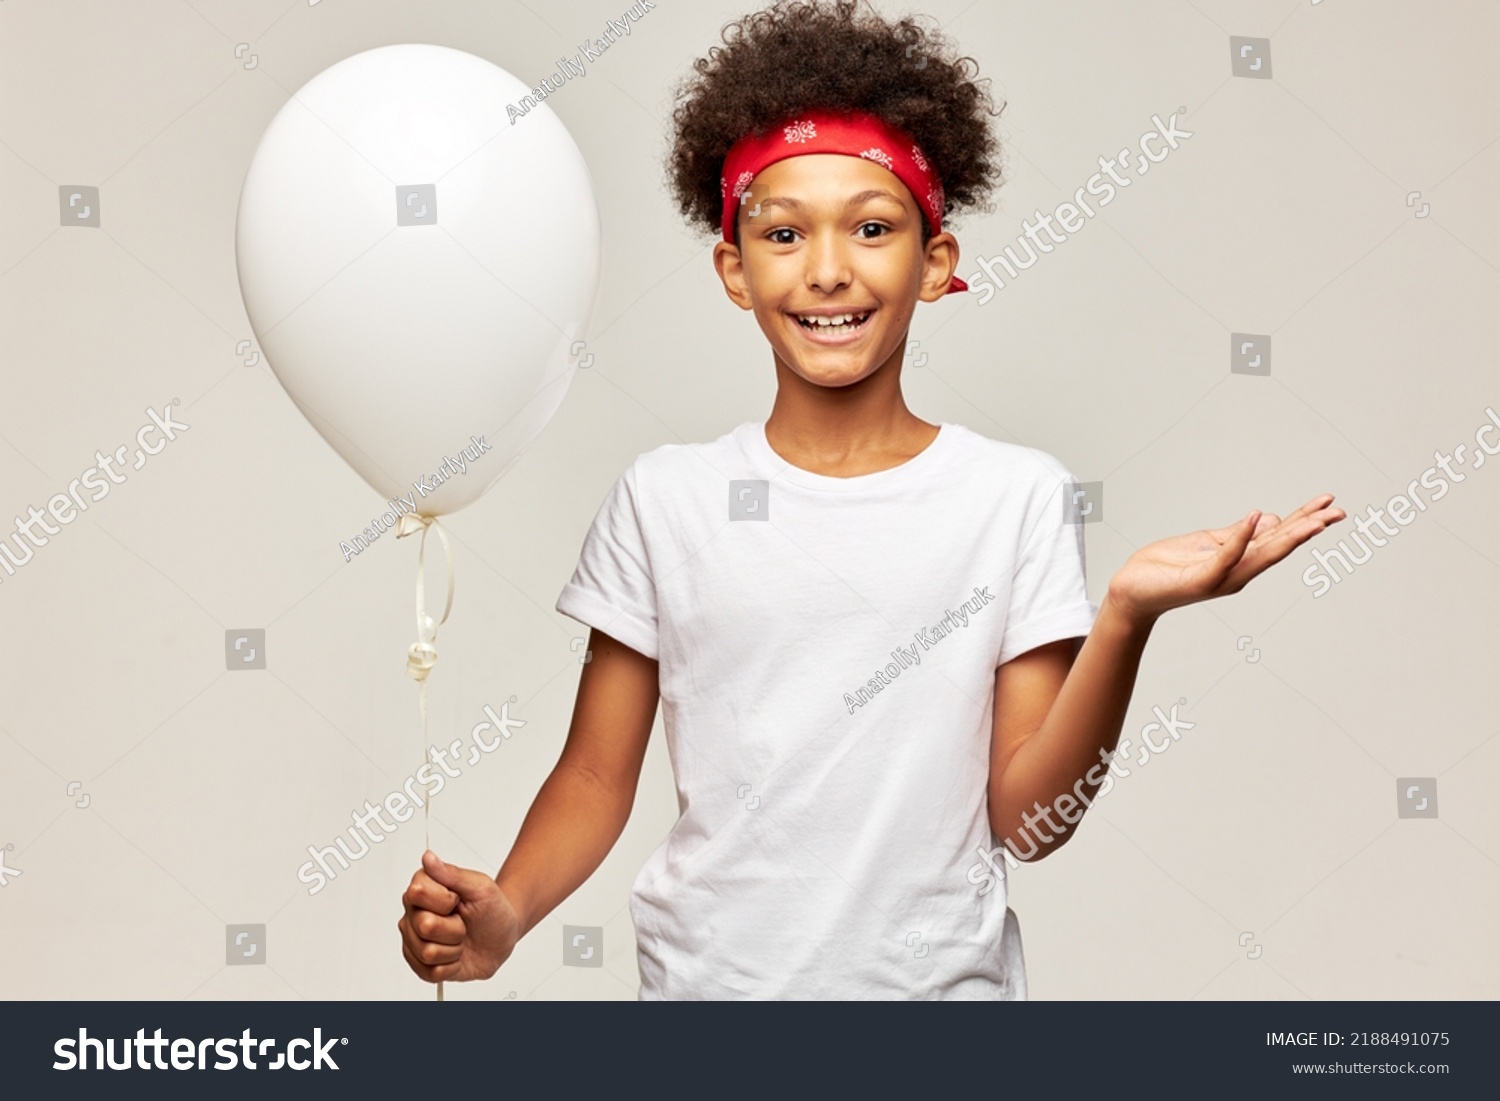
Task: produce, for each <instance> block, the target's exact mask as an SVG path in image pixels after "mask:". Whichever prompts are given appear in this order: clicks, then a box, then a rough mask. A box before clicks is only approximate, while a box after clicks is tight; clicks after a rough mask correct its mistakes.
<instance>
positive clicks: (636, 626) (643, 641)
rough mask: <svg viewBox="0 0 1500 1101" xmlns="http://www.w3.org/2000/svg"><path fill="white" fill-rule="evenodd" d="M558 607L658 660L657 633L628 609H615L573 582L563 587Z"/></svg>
mask: <svg viewBox="0 0 1500 1101" xmlns="http://www.w3.org/2000/svg"><path fill="white" fill-rule="evenodd" d="M556 608H557V610H558V611H559V612H561V613H562V614H563V615H565V616H570V617H571V618H573V619H576V620H578V622H580V623H583V624H585V625H587V626H589V627H595V628H597V629H598V630H600V631H603V632H604V633H605V634H607V635H609V636H610V637H611V638H616V639H619V640H620V641H621V642H623V643H624V644H625V645H626V646H629V647H630V648H631V649H632V650H637V651H639V652H640V653H642V654H644V655H646V657H648V658H651V659H652V660H653V661H654V660H656V659H657V640H656V630H655V628H654V627H652V625H651V624H650V623H648V622H645V621H643V620H642V619H641V618H640V616H639V615H638V614H637V613H635V612H633V611H632V610H630V609H628V608H624V609H622V608H615V607H612V606H611V605H609V604H606V603H605V602H604V601H603V600H600V599H599V597H598V596H596V595H595V594H593V593H591V592H589V591H588V590H586V589H582V588H579V587H578V586H576V585H574V584H572V583H571V582H570V583H569V584H568V585H566V586H564V587H563V591H562V595H561V596H559V597H558V598H557V604H556Z"/></svg>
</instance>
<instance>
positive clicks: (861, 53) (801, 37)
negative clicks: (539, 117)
mask: <svg viewBox="0 0 1500 1101" xmlns="http://www.w3.org/2000/svg"><path fill="white" fill-rule="evenodd" d="M858 9H859V0H832V3H831V4H825V3H824V0H791V2H789V0H776V3H774V4H773V5H772V6H771V7H769V8H766V9H765V10H763V11H758V12H753V13H751V14H749V15H746V16H745V17H743V18H742V19H740V20H739V21H737V22H734V23H730V24H728V25H727V26H726V27H724V29H723V32H722V35H721V37H722V38H723V40H724V42H725V44H726V45H725V46H723V47H720V46H713V47H711V48H710V49H709V51H708V57H706V58H702V57H700V58H698V59H696V60H695V61H694V62H693V69H694V71H695V73H696V76H688V77H684V78H683V79H682V80H681V81H679V82H678V84H677V86H676V87H675V88H674V90H673V95H674V99H675V100H676V101H677V106H676V107H675V108H674V109H673V111H672V123H673V128H674V134H673V137H672V141H671V150H670V154H669V157H668V166H669V167H668V180H669V184H670V186H671V189H672V195H673V198H674V199H675V201H676V203H677V208H678V211H679V212H680V213H681V214H682V215H683V217H684V218H685V219H686V220H687V221H688V223H689V224H690V225H692V226H694V227H695V228H699V229H703V230H707V231H709V232H712V233H713V234H715V235H718V233H719V232H720V218H721V216H722V212H723V193H722V192H721V191H720V185H719V179H720V175H721V173H722V170H723V165H724V158H725V156H726V154H728V152H729V149H730V146H732V145H733V144H734V143H735V142H736V141H737V140H739V139H740V138H741V137H743V136H744V135H746V134H749V133H752V132H754V133H758V134H760V133H765V132H766V131H767V130H769V129H770V128H771V127H773V126H775V125H776V124H778V123H780V122H782V121H784V120H785V119H786V118H788V117H790V116H793V115H796V114H798V113H800V112H801V111H804V110H809V109H823V110H835V111H845V110H852V111H866V112H869V113H870V114H873V115H877V116H879V117H880V118H882V119H884V120H885V121H886V122H887V123H889V124H891V125H893V126H895V127H897V128H898V129H901V130H904V131H905V132H906V133H907V134H909V135H911V137H912V138H913V140H915V141H916V143H917V144H918V145H919V146H921V148H922V152H923V153H924V154H926V156H927V159H928V160H929V161H930V162H931V163H932V165H933V167H934V169H935V171H936V173H937V176H938V178H939V179H940V180H941V181H942V184H943V193H944V204H943V220H944V223H945V225H946V223H947V220H948V215H949V213H950V212H951V211H954V210H956V209H960V208H973V209H979V210H984V211H988V210H991V209H993V208H992V206H991V205H989V204H987V203H986V201H985V200H986V198H987V196H988V194H989V192H990V191H991V190H992V189H993V188H994V187H996V186H998V184H999V183H1000V177H1001V169H1000V166H999V164H998V162H997V158H998V155H999V143H998V142H997V141H996V139H995V138H994V136H993V135H992V134H991V133H990V127H989V121H988V119H987V118H986V117H985V116H986V115H987V114H988V115H995V116H998V115H999V114H1001V112H1003V111H1004V109H1005V103H1004V101H1002V102H1001V104H1000V107H999V108H998V109H996V108H995V105H994V101H993V100H992V99H991V98H990V95H989V91H988V89H987V87H986V85H988V84H989V81H988V80H987V79H979V80H976V79H975V77H976V75H977V73H978V71H979V66H978V63H977V62H975V61H974V60H973V58H969V57H956V56H954V54H955V52H956V51H955V49H954V47H953V45H952V43H951V42H950V41H949V40H948V39H947V38H945V37H943V36H942V35H941V34H940V33H939V32H938V31H936V30H928V29H926V28H924V27H923V26H921V25H920V24H919V23H918V22H917V17H913V16H910V15H908V16H905V17H903V18H901V19H900V20H898V21H896V22H889V21H887V20H886V19H885V18H883V17H882V16H881V15H880V14H879V13H877V12H875V10H874V9H873V8H871V9H870V10H869V12H868V14H866V13H861V12H860V11H859V10H858ZM734 234H735V244H739V227H738V226H737V225H736V227H735V231H734ZM930 236H931V231H930V230H929V228H928V226H927V224H926V219H923V220H922V243H923V244H924V245H925V244H926V243H927V241H928V239H929V238H930Z"/></svg>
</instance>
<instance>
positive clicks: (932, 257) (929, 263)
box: [917, 233, 958, 302]
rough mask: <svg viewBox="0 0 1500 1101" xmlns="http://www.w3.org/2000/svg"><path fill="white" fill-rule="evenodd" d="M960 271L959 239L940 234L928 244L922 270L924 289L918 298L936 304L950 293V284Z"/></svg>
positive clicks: (918, 294) (919, 292)
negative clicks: (924, 264)
mask: <svg viewBox="0 0 1500 1101" xmlns="http://www.w3.org/2000/svg"><path fill="white" fill-rule="evenodd" d="M957 271H958V238H957V237H954V236H953V234H951V233H939V234H937V235H935V236H934V237H933V238H932V240H930V241H928V242H927V250H926V266H925V267H924V268H923V269H922V287H921V290H919V291H918V292H917V297H918V298H920V299H921V300H922V301H923V302H936V301H937V300H938V299H939V298H942V297H943V295H945V294H947V293H948V284H949V282H951V281H952V279H953V276H954V274H955V273H956V272H957Z"/></svg>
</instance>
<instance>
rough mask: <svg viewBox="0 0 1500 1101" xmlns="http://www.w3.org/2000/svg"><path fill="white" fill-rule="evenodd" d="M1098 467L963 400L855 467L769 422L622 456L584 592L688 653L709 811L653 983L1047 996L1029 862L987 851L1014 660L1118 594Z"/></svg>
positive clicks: (653, 869) (671, 892)
mask: <svg viewBox="0 0 1500 1101" xmlns="http://www.w3.org/2000/svg"><path fill="white" fill-rule="evenodd" d="M1073 481H1074V480H1073V478H1072V475H1071V474H1070V473H1069V472H1068V471H1067V469H1066V468H1065V467H1064V466H1063V465H1062V464H1061V463H1059V462H1058V461H1057V460H1056V459H1055V458H1053V457H1052V456H1051V455H1049V454H1047V453H1045V452H1043V451H1039V450H1037V449H1035V448H1030V447H1022V446H1019V445H1016V444H1011V443H1004V442H1001V441H998V440H992V439H989V438H987V437H985V436H981V435H979V434H978V433H976V432H973V431H971V430H970V429H968V428H966V427H964V426H963V425H959V424H947V423H945V424H942V425H941V426H940V428H939V432H938V435H937V437H936V438H935V439H934V440H933V442H932V443H931V444H929V445H928V446H927V448H926V449H925V450H923V451H922V452H921V453H920V454H918V455H917V456H915V457H914V458H912V459H910V460H908V461H907V462H905V463H902V464H900V465H899V466H895V467H892V468H890V469H887V470H882V471H878V472H876V473H873V474H864V475H860V476H858V477H853V478H836V477H829V476H826V475H820V474H813V473H810V472H808V471H805V470H802V469H801V468H799V467H795V466H792V465H791V464H789V463H788V462H787V461H786V460H784V459H782V458H781V457H780V456H779V455H777V454H776V453H775V452H774V451H773V450H772V449H771V447H770V444H769V443H768V442H767V440H766V436H765V425H764V423H747V424H743V425H741V426H740V427H738V428H736V429H735V430H734V431H732V432H730V433H728V434H726V435H724V436H722V437H720V438H719V439H717V440H714V441H713V442H711V443H703V444H667V445H664V446H662V447H658V448H656V449H655V450H654V451H650V452H647V453H645V454H643V455H641V456H639V457H638V458H636V460H635V461H634V462H633V463H632V464H631V466H630V467H629V469H627V470H626V471H625V473H624V474H622V475H621V476H620V478H619V479H618V480H617V481H616V483H615V485H614V487H613V488H612V489H611V490H610V493H609V495H608V496H607V497H606V498H605V500H604V503H603V505H601V507H600V509H599V512H598V514H597V516H596V517H595V518H594V522H593V525H592V526H591V528H590V529H589V533H588V537H587V539H586V540H585V542H584V545H583V551H582V554H581V556H580V559H579V563H578V567H577V569H576V570H575V571H574V574H573V577H572V579H571V580H570V581H569V582H568V584H567V585H566V586H565V587H564V589H563V591H562V595H561V596H560V597H559V599H558V601H557V610H558V611H560V612H562V613H563V614H565V615H568V616H571V617H572V618H574V619H576V620H579V621H580V622H582V623H585V624H587V625H589V626H591V627H597V628H598V629H599V630H600V631H603V632H604V633H605V634H607V635H610V636H612V637H614V638H616V639H619V640H620V641H621V642H623V643H624V644H625V645H627V646H629V647H631V648H633V649H635V650H638V651H640V652H641V653H642V654H645V655H646V656H648V657H651V658H655V659H656V660H657V661H658V662H659V663H660V689H661V701H662V708H663V722H664V726H665V730H666V737H667V747H668V750H669V753H670V756H671V761H672V769H673V773H674V776H675V778H676V785H677V799H678V809H679V812H680V815H681V817H679V818H678V820H677V823H676V824H675V825H674V826H673V828H672V831H671V833H670V834H668V836H667V838H666V839H665V840H664V841H663V842H662V843H661V845H659V846H658V847H657V848H656V850H655V851H654V852H653V853H652V854H651V856H650V858H649V859H648V860H647V862H646V865H645V867H643V868H642V869H641V872H640V874H639V875H638V876H637V877H636V880H635V884H634V887H633V889H632V893H631V900H630V914H631V918H632V920H633V921H634V923H635V931H636V938H637V958H638V962H639V966H640V974H641V987H640V995H639V996H640V998H641V999H643V1000H655V999H666V998H671V999H693V998H699V999H702V998H711V999H773V998H774V999H869V998H880V999H896V998H901V999H907V998H912V999H1023V998H1025V996H1026V978H1025V965H1024V963H1023V960H1022V955H1021V945H1020V933H1019V928H1018V926H1017V925H1016V922H1015V918H1014V915H1013V914H1009V911H1008V908H1007V906H1006V889H1005V881H1004V878H1003V874H1002V875H1001V876H1000V877H999V878H998V880H996V881H995V882H994V884H993V886H992V887H991V888H990V889H988V890H986V891H985V893H984V894H980V887H978V886H976V882H978V881H977V880H976V879H972V878H971V877H970V875H969V870H970V868H972V867H973V866H974V865H976V864H977V863H979V861H980V857H979V855H978V851H979V850H980V848H981V847H982V848H983V849H985V850H990V849H993V848H994V847H995V846H996V845H997V844H998V841H997V840H996V839H995V838H994V836H993V835H992V832H991V830H990V826H989V817H988V812H987V806H988V788H987V784H988V780H989V772H990V739H991V733H992V731H993V727H994V696H995V671H996V669H997V668H998V667H999V666H1000V665H1001V664H1003V663H1004V662H1007V661H1009V660H1010V659H1011V658H1014V657H1016V656H1017V655H1019V654H1021V653H1024V652H1025V651H1027V650H1030V649H1033V648H1034V647H1037V646H1040V645H1042V644H1044V643H1047V642H1052V641H1055V640H1057V639H1063V638H1072V637H1077V636H1083V635H1087V634H1088V632H1089V629H1090V627H1091V626H1092V625H1093V622H1094V617H1095V616H1096V615H1097V614H1098V610H1099V609H1098V605H1096V604H1094V603H1092V602H1090V601H1089V599H1088V597H1087V595H1086V593H1085V588H1084V542H1083V528H1082V525H1081V524H1076V523H1069V522H1067V521H1066V519H1065V517H1064V503H1063V494H1064V486H1065V485H1070V484H1072V483H1073ZM742 482H743V483H749V484H746V485H742V484H740V483H742ZM732 517H735V518H732ZM995 863H996V864H997V865H998V866H999V868H1000V869H1002V870H1003V869H1004V867H1005V862H1004V859H1003V857H1002V858H999V859H997V860H996V861H995ZM1008 914H1009V920H1007V916H1008Z"/></svg>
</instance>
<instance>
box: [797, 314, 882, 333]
mask: <svg viewBox="0 0 1500 1101" xmlns="http://www.w3.org/2000/svg"><path fill="white" fill-rule="evenodd" d="M869 316H870V315H869V313H868V312H866V313H861V314H853V313H843V314H835V315H833V316H832V317H799V318H797V321H798V323H799V324H801V325H803V326H804V327H807V328H811V327H812V326H817V327H818V328H820V329H832V328H837V327H843V326H849V325H858V324H863V322H864V320H865V318H867V317H869Z"/></svg>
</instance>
